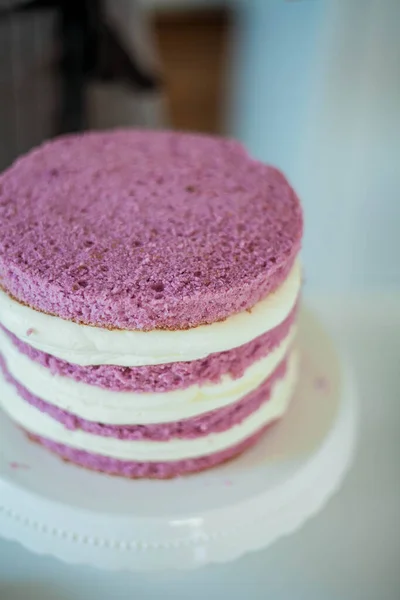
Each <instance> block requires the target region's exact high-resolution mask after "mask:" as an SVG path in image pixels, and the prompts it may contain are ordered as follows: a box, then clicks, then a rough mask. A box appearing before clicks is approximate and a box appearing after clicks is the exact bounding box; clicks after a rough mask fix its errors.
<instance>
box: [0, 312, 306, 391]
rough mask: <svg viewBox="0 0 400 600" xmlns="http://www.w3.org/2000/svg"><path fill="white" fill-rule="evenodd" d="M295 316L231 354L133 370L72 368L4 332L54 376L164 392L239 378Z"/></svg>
mask: <svg viewBox="0 0 400 600" xmlns="http://www.w3.org/2000/svg"><path fill="white" fill-rule="evenodd" d="M296 314H297V307H295V308H294V309H293V310H292V312H291V313H290V314H289V315H288V317H287V318H286V319H285V320H284V321H283V322H282V323H280V324H279V325H278V326H277V327H275V328H274V329H272V330H271V331H267V333H264V334H263V335H261V336H259V337H258V338H256V339H255V340H253V341H251V342H249V343H248V344H244V345H243V346H240V347H239V348H234V349H233V350H228V351H226V352H217V353H215V354H211V355H210V356H207V358H203V359H200V360H194V361H191V362H176V363H169V364H165V365H154V366H146V367H133V368H129V367H115V366H110V365H100V366H96V367H94V366H92V367H81V366H78V365H72V364H71V363H68V362H65V361H63V360H59V359H58V358H55V357H54V356H51V355H50V354H45V353H44V352H41V351H40V350H36V349H35V348H32V347H31V346H28V344H25V343H24V342H21V341H20V340H19V339H18V338H17V337H15V336H14V335H12V334H11V333H9V332H8V331H6V330H5V329H3V331H5V332H6V333H7V334H8V336H9V337H10V339H11V340H12V342H13V343H14V345H15V346H16V347H17V348H18V350H19V351H20V352H22V353H23V354H25V355H26V356H28V357H29V358H30V359H31V360H34V361H36V362H38V363H40V364H41V365H42V366H44V367H46V368H48V369H50V371H51V372H52V373H53V374H54V375H61V376H65V377H71V378H72V379H75V380H76V381H79V382H83V383H87V384H89V385H96V386H99V387H101V388H105V389H110V390H113V391H116V392H132V391H135V392H166V391H174V390H178V389H184V388H187V387H189V386H191V385H195V384H200V385H201V384H204V383H210V382H211V383H217V382H218V381H219V380H220V379H221V377H222V376H223V375H227V374H228V375H230V376H231V377H233V378H234V379H236V378H238V377H241V376H242V375H243V373H244V372H245V370H246V369H247V368H248V367H249V366H250V365H252V364H253V363H254V362H256V361H257V360H260V359H261V358H264V357H265V356H266V355H267V354H268V353H269V352H271V351H272V350H274V349H275V348H276V347H277V346H278V345H279V344H280V342H281V341H282V340H284V339H285V337H286V336H287V335H288V333H289V331H290V328H291V326H292V325H293V323H294V321H295V318H296ZM0 327H1V325H0Z"/></svg>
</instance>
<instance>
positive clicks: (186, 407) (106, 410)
mask: <svg viewBox="0 0 400 600" xmlns="http://www.w3.org/2000/svg"><path fill="white" fill-rule="evenodd" d="M294 335H295V327H294V326H293V327H292V329H291V331H290V332H289V334H288V336H287V337H286V338H285V339H284V340H282V342H281V343H280V344H279V346H278V347H277V348H275V349H274V350H273V351H272V352H270V353H269V354H268V355H267V356H266V357H265V358H263V359H261V360H259V361H257V362H256V363H254V364H253V365H251V366H250V367H249V368H248V369H246V371H245V373H244V374H243V376H242V377H240V378H238V379H233V378H232V377H230V376H228V375H225V376H224V377H222V379H221V381H220V382H218V383H216V384H213V383H208V384H206V385H201V386H200V385H192V386H190V387H189V388H187V389H184V390H175V391H171V392H161V393H154V392H149V393H138V392H117V391H111V390H106V389H103V388H100V387H97V386H93V385H89V384H87V383H82V382H79V381H75V380H74V379H71V378H70V377H63V376H61V375H53V374H52V373H51V371H50V369H48V368H46V367H43V366H42V365H40V364H39V363H37V362H35V361H33V360H31V359H29V358H28V357H27V356H25V355H24V354H22V353H21V352H19V350H18V349H17V348H16V347H15V346H14V344H13V343H12V342H11V340H10V339H9V338H8V336H7V335H6V334H5V333H4V332H2V331H1V330H0V352H1V353H2V355H3V358H4V359H5V362H6V366H7V369H8V371H9V373H10V374H11V375H12V377H13V378H14V379H15V380H16V381H18V382H19V383H21V384H22V385H23V386H24V387H25V388H26V389H27V390H28V391H29V392H31V394H33V395H34V396H37V397H38V398H41V399H42V400H45V401H46V402H48V403H49V404H52V405H54V406H57V407H59V408H61V409H63V410H66V411H68V412H70V413H73V414H74V415H76V416H78V417H81V418H82V419H86V420H88V421H93V422H97V423H107V424H110V425H129V424H132V423H136V424H138V425H146V424H149V423H169V422H173V421H179V420H182V419H189V418H190V417H194V416H197V415H200V414H202V413H205V412H208V411H211V410H216V409H218V408H222V407H224V406H227V405H229V404H232V403H234V402H236V401H238V400H239V399H240V398H242V397H243V396H245V395H247V394H249V393H250V392H251V391H252V390H254V389H255V388H257V387H258V386H259V385H260V384H261V383H262V381H264V379H266V378H267V377H269V376H270V375H271V373H272V372H273V371H274V370H275V368H276V367H277V366H278V365H279V363H280V362H281V361H282V360H283V358H284V357H285V355H286V354H287V352H288V350H289V348H290V345H291V343H292V341H293V338H294Z"/></svg>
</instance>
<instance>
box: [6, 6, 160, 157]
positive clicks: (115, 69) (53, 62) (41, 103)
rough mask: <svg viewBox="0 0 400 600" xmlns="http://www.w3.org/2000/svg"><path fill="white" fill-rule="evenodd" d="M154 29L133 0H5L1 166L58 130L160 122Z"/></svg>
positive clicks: (64, 131) (79, 129) (149, 124)
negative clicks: (152, 36)
mask: <svg viewBox="0 0 400 600" xmlns="http://www.w3.org/2000/svg"><path fill="white" fill-rule="evenodd" d="M148 29H149V28H148V21H147V19H146V15H145V13H144V12H143V11H142V10H141V8H140V6H138V4H137V2H135V1H134V0H130V1H129V2H127V1H126V0H81V1H80V2H72V1H70V0H32V1H25V2H24V1H19V0H7V1H4V0H3V1H2V2H1V4H0V73H1V79H0V131H1V146H0V169H2V168H4V167H5V166H6V165H7V164H9V163H10V162H11V161H12V160H13V159H14V158H15V157H16V156H18V155H19V154H21V153H22V152H25V151H27V150H28V149H29V148H30V147H32V146H34V145H36V144H38V143H40V142H41V141H42V140H43V139H45V138H48V137H52V136H54V135H57V134H59V133H67V132H72V131H82V130H84V129H88V128H98V127H100V128H102V127H111V126H119V125H141V126H150V127H155V126H157V125H158V124H159V122H160V120H161V117H160V110H157V107H154V99H157V97H159V96H160V94H161V82H160V77H159V75H158V69H157V67H156V61H155V59H154V51H153V49H152V43H151V39H150V36H148V35H147V36H146V31H148ZM146 103H147V104H149V105H150V110H146V106H145V104H146ZM143 109H144V110H143Z"/></svg>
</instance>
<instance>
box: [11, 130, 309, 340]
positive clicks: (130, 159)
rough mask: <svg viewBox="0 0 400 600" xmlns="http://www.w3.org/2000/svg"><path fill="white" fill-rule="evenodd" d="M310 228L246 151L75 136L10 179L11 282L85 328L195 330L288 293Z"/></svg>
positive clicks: (29, 298) (192, 140)
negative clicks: (286, 285) (284, 286)
mask: <svg viewBox="0 0 400 600" xmlns="http://www.w3.org/2000/svg"><path fill="white" fill-rule="evenodd" d="M302 229H303V223H302V212H301V208H300V204H299V201H298V198H297V196H296V194H295V192H294V191H293V189H292V188H291V187H290V185H289V184H288V182H287V180H286V179H285V177H284V176H283V175H282V174H281V173H280V172H279V171H277V170H276V169H274V168H272V167H269V166H265V165H263V164H261V163H260V162H258V161H255V160H253V159H251V158H250V157H249V156H248V155H247V153H246V152H245V150H244V149H243V147H242V146H241V145H240V144H239V143H238V142H235V141H231V140H223V139H219V138H213V137H207V136H202V135H188V134H180V133H172V132H149V131H135V130H125V131H123V130H121V131H113V132H105V133H104V132H103V133H87V134H84V135H80V136H67V137H63V138H59V139H56V140H54V141H52V142H49V143H47V144H44V145H43V146H41V147H39V148H38V149H36V150H34V151H32V152H30V153H29V154H28V155H26V156H25V157H23V158H21V159H19V160H18V161H16V162H15V163H14V165H13V166H11V167H10V168H9V169H8V170H7V171H5V172H4V173H3V175H2V176H1V177H0V283H1V286H2V287H3V288H4V289H5V291H6V292H8V293H9V294H10V295H11V296H13V297H15V298H16V299H17V300H19V301H20V302H23V303H25V304H27V305H29V306H31V307H32V308H35V309H37V310H40V311H43V312H46V313H49V314H53V315H57V316H59V317H62V318H64V319H68V320H73V321H76V322H80V323H86V324H91V325H97V326H101V327H108V328H120V329H140V330H151V329H155V328H163V329H185V328H189V327H195V326H197V325H199V324H203V323H213V322H215V321H219V320H222V319H225V318H226V317H228V316H229V315H231V314H234V313H238V312H240V311H243V310H245V309H249V308H251V307H252V306H254V305H255V304H256V303H257V302H258V301H259V300H261V299H262V298H264V297H265V296H266V295H267V294H269V293H270V292H271V291H273V290H274V289H275V288H277V286H279V284H281V283H282V281H283V280H284V279H285V277H286V276H287V275H288V273H289V270H290V269H291V267H292V264H293V261H294V259H295V256H296V254H297V252H298V250H299V247H300V240H301V235H302Z"/></svg>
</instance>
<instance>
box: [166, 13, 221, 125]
mask: <svg viewBox="0 0 400 600" xmlns="http://www.w3.org/2000/svg"><path fill="white" fill-rule="evenodd" d="M154 28H155V34H156V42H157V46H158V52H159V56H160V60H161V69H162V77H163V78H164V82H165V90H166V96H167V106H168V111H169V117H170V120H171V125H172V126H173V127H175V128H177V129H185V130H194V131H202V132H212V133H218V132H219V131H220V129H221V122H222V120H221V111H222V110H223V87H224V78H225V71H226V49H227V41H228V31H229V13H228V12H227V11H225V10H223V9H221V10H220V9H216V10H201V11H197V10H190V11H187V12H186V11H183V12H182V11H179V12H175V13H174V12H172V13H164V12H163V13H159V14H157V15H155V17H154Z"/></svg>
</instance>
